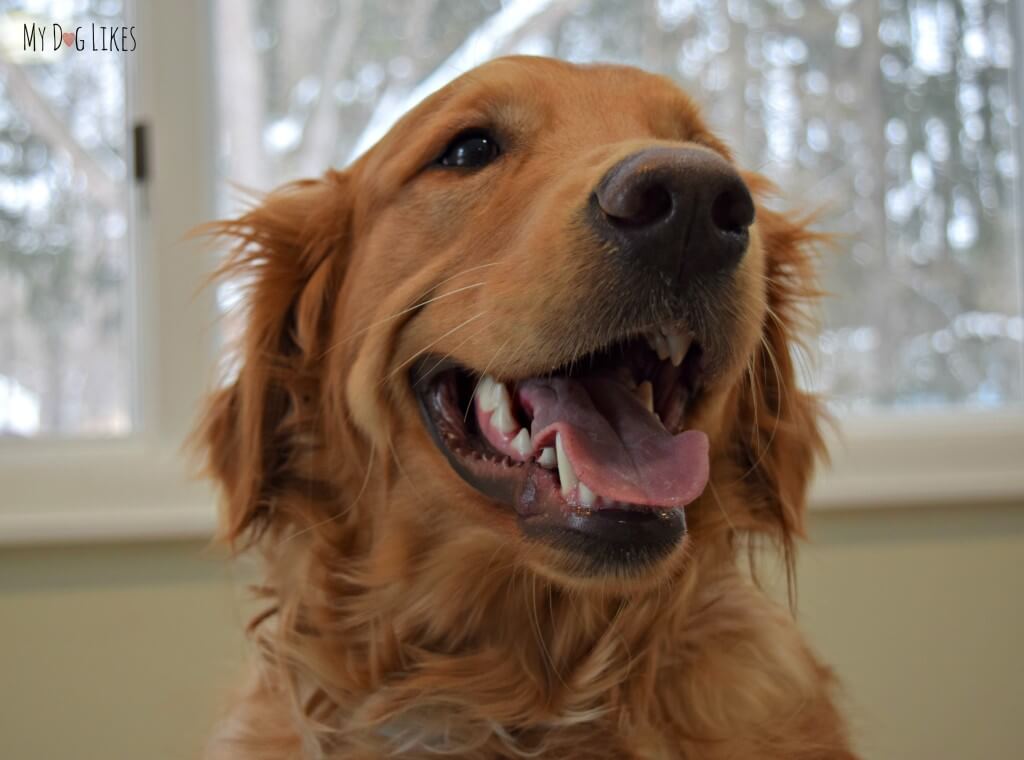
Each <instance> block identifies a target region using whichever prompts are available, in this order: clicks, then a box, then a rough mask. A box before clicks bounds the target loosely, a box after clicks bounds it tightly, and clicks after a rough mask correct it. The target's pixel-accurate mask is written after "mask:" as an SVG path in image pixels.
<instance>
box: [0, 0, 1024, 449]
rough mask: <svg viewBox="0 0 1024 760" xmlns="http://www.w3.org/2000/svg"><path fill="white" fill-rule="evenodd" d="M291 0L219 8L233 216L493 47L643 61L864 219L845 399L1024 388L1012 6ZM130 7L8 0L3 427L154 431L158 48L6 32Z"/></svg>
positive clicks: (739, 145)
mask: <svg viewBox="0 0 1024 760" xmlns="http://www.w3.org/2000/svg"><path fill="white" fill-rule="evenodd" d="M287 8H288V4H287V3H284V2H280V1H279V0H216V2H215V3H213V4H211V7H210V13H211V22H212V23H213V24H214V25H215V26H216V27H217V28H222V29H232V30H233V32H232V35H231V36H232V44H231V45H216V46H214V48H213V55H214V56H215V59H214V64H215V66H214V68H215V71H214V72H213V75H214V78H215V80H216V88H217V98H216V100H217V109H218V114H217V117H218V124H217V129H218V134H219V136H220V144H219V155H220V163H219V166H218V167H217V175H218V180H219V185H220V190H219V192H220V197H221V201H222V203H221V208H220V209H219V212H220V213H224V212H229V211H231V210H232V209H235V208H237V206H236V205H235V204H236V195H235V194H234V191H233V190H232V189H231V188H230V187H229V185H228V184H227V183H228V182H230V183H232V185H233V186H234V187H237V186H242V187H247V188H252V189H256V190H261V191H262V190H267V189H269V188H271V187H273V186H275V185H276V184H278V183H280V182H283V181H286V180H288V179H291V178H295V177H299V176H306V175H315V174H318V173H320V172H322V171H323V170H324V169H325V168H326V167H328V166H330V165H332V164H333V165H344V164H345V163H347V162H348V161H349V160H351V158H352V157H353V156H354V155H356V154H357V153H358V152H359V151H360V150H362V149H364V148H365V147H367V146H368V145H369V144H371V143H372V141H373V140H374V139H376V137H378V136H379V135H380V134H382V133H383V132H384V131H385V130H386V128H387V127H388V126H389V125H390V123H391V122H392V121H393V120H394V119H395V118H396V117H397V116H398V115H399V114H401V113H402V112H404V111H405V110H406V109H407V108H408V107H409V106H410V105H411V104H412V103H413V102H415V101H416V100H418V99H419V98H420V97H422V96H423V95H424V94H426V93H427V92H429V91H430V90H432V89H434V88H436V87H438V86H440V85H441V84H443V83H444V82H446V81H447V80H448V79H450V78H452V77H454V76H455V75H457V74H458V73H460V72H461V71H462V70H463V69H465V68H467V67H469V66H471V65H473V64H475V63H478V62H479V61H480V60H481V59H482V58H484V57H490V56H496V55H502V54H508V53H537V54H545V55H555V56H559V57H563V58H566V59H569V60H573V61H596V60H604V61H619V62H623V63H629V64H633V65H638V66H642V67H644V68H647V69H651V70H654V71H659V72H662V73H664V74H667V75H668V76H670V77H672V78H673V79H675V80H676V81H678V82H679V83H681V84H682V85H683V86H684V87H686V88H687V89H688V90H689V91H690V92H692V93H693V94H694V95H695V96H696V97H697V98H698V100H699V101H700V102H701V103H702V105H703V106H704V108H705V112H706V114H707V115H708V117H709V120H710V122H711V124H712V126H713V127H714V128H715V129H716V130H717V131H719V132H720V133H722V134H724V135H726V137H727V138H728V140H729V142H730V143H731V145H732V147H733V148H734V149H735V151H736V152H737V154H738V156H739V158H740V161H741V162H742V163H743V165H745V166H747V167H750V168H753V169H756V170H758V171H761V172H763V173H765V174H766V175H768V176H769V177H770V178H772V179H773V180H774V181H775V182H776V183H777V184H778V185H779V186H780V187H782V188H784V189H785V191H786V195H785V198H784V202H787V203H789V204H790V205H791V206H793V205H795V206H796V207H797V208H799V209H807V210H808V211H810V210H813V209H818V208H822V209H824V213H823V216H822V220H821V224H820V227H821V228H822V229H824V230H827V231H830V232H834V233H837V234H838V235H839V238H838V245H837V248H836V250H835V251H833V252H829V253H826V255H825V257H824V270H825V281H824V286H825V289H826V290H828V291H830V292H831V294H832V295H831V296H830V297H829V298H828V299H827V301H826V303H825V309H824V317H825V329H824V331H823V333H822V334H821V336H820V337H819V338H818V339H817V341H816V342H815V344H814V345H813V346H812V349H813V351H812V352H813V353H814V354H815V357H814V358H815V364H816V368H815V370H814V375H813V378H814V379H813V381H812V382H813V383H814V384H815V386H816V387H819V388H820V389H821V390H822V391H823V392H824V393H826V394H827V395H828V396H829V397H830V398H831V399H832V400H833V401H834V402H835V403H836V404H837V405H838V406H839V407H840V408H841V409H843V410H846V411H853V412H858V411H864V410H867V411H870V410H871V409H873V408H878V407H899V408H908V409H909V408H914V409H930V408H937V407H946V408H950V407H952V408H964V407H978V406H983V407H992V406H1003V405H1010V404H1014V403H1017V402H1019V401H1020V400H1021V397H1022V381H1021V373H1022V362H1021V347H1022V333H1024V326H1022V319H1021V306H1020V300H1021V276H1020V242H1019V231H1018V229H1017V226H1018V225H1019V224H1020V221H1021V211H1020V210H1021V199H1020V196H1019V193H1018V192H1017V188H1018V187H1019V180H1018V174H1019V172H1020V147H1019V145H1017V144H1016V138H1017V135H1019V133H1020V128H1019V118H1020V117H1019V111H1018V109H1017V106H1016V105H1015V99H1016V97H1017V95H1018V93H1015V92H1014V86H1015V82H1016V79H1015V77H1019V76H1021V74H1022V72H1021V70H1020V64H1019V63H1018V62H1015V59H1014V47H1015V39H1014V33H1013V26H1012V23H1011V19H1010V13H1011V8H1010V4H1009V3H1008V2H1006V0H989V1H988V2H982V1H981V0H643V1H642V2H641V1H638V2H629V3H624V2H618V1H617V0H589V1H587V0H505V1H504V2H500V1H499V0H480V1H479V2H478V1H476V0H457V1H456V0H393V1H389V2H376V1H375V2H370V0H362V1H360V0H341V2H319V1H318V2H313V3H309V4H308V6H306V8H307V10H306V12H303V13H294V12H290V11H289V10H288V9H287ZM125 13H126V9H125V7H124V4H123V3H121V2H119V1H118V0H82V1H81V2H70V1H69V2H57V1H56V0H54V1H53V2H29V1H28V0H24V1H23V2H19V1H18V0H0V18H2V19H3V25H4V30H3V38H2V39H3V43H2V45H0V435H5V436H40V435H61V436H73V437H81V436H109V435H121V434H125V433H127V432H130V431H131V430H132V429H133V424H134V420H135V416H134V413H133V409H134V407H135V406H136V398H137V395H138V394H137V391H138V389H137V388H135V387H134V383H135V381H134V378H135V377H137V373H136V372H135V362H136V360H137V357H135V356H133V351H132V345H133V319H132V312H133V309H132V306H131V304H132V299H133V297H134V294H133V291H132V286H133V268H134V267H135V266H136V262H137V255H138V252H137V251H134V250H133V246H132V229H133V224H134V221H133V212H132V209H131V205H130V194H129V184H130V177H129V169H128V163H127V161H126V150H127V148H128V141H127V139H126V137H127V134H128V123H129V112H128V109H127V104H126V97H125V92H126V86H125V84H126V81H127V73H128V72H127V71H126V67H130V66H132V65H133V64H134V59H132V58H131V57H127V56H76V55H74V54H72V52H71V51H68V50H66V49H59V50H57V51H56V52H53V51H52V50H51V51H50V52H48V53H34V54H29V53H28V52H26V51H24V50H22V49H21V48H22V45H21V40H20V37H18V36H17V35H15V34H13V33H10V34H9V33H8V32H10V31H11V29H12V28H13V29H15V31H20V29H21V24H20V19H22V17H23V16H28V15H29V14H30V15H31V16H32V17H40V16H43V17H53V18H73V19H74V21H75V23H81V24H87V23H90V22H96V23H117V24H120V23H123V16H124V15H125ZM119 19H120V20H119ZM216 213H218V210H214V209H211V210H210V215H211V216H213V215H214V214H216ZM181 232H182V233H184V232H185V231H184V230H182V231H181ZM222 301H223V302H224V304H225V305H229V304H230V301H231V294H230V293H225V294H223V298H222ZM228 325H229V326H230V321H229V322H228ZM141 338H142V339H143V340H144V339H145V336H141Z"/></svg>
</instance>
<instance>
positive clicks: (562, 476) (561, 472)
mask: <svg viewBox="0 0 1024 760" xmlns="http://www.w3.org/2000/svg"><path fill="white" fill-rule="evenodd" d="M555 454H556V455H557V456H558V479H559V480H561V481H562V495H563V496H568V495H569V494H570V493H572V489H574V488H575V487H576V484H577V483H578V482H579V481H578V480H577V479H576V471H575V470H573V468H572V462H570V461H569V457H568V456H566V454H565V449H564V448H562V434H561V433H559V434H558V435H556V436H555Z"/></svg>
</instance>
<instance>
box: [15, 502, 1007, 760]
mask: <svg viewBox="0 0 1024 760" xmlns="http://www.w3.org/2000/svg"><path fill="white" fill-rule="evenodd" d="M811 529H812V533H813V538H814V540H815V542H816V543H815V544H814V545H813V546H811V547H807V548H805V550H804V552H803V556H802V559H801V563H800V614H801V618H802V620H803V622H804V626H805V628H806V629H807V631H808V632H809V633H810V635H811V637H812V639H813V640H814V642H815V643H816V645H817V647H818V649H819V651H820V652H821V654H822V655H823V656H824V657H825V658H826V659H827V660H829V661H831V662H832V663H834V664H835V666H836V668H837V669H838V671H839V673H840V675H841V677H842V678H843V679H844V681H845V683H846V685H847V692H848V695H849V702H850V705H849V708H850V714H851V715H852V716H853V720H854V723H855V726H856V729H857V734H858V737H859V743H860V748H861V750H862V751H863V753H864V755H865V757H866V758H877V759H878V760H916V759H917V758H920V759H921V760H925V759H927V760H975V759H977V760H981V759H984V760H1014V759H1016V758H1021V757H1024V667H1022V662H1024V658H1022V650H1024V595H1022V588H1024V584H1022V581H1024V508H1022V507H1021V506H1013V507H991V508H989V507H974V508H970V509H966V508H964V509H948V510H922V509H917V510H905V511H897V510H884V511H877V512H858V513H829V514H820V513H819V514H816V515H815V516H814V518H813V520H812V526H811ZM236 599H237V596H236V594H235V592H234V591H233V590H232V586H231V578H230V574H229V571H228V570H227V568H226V566H225V565H224V564H223V563H221V562H220V561H219V560H218V559H217V558H216V557H215V556H214V555H209V554H207V555H205V556H204V551H203V548H202V546H201V545H199V544H196V543H166V544H134V545H111V546H88V547H74V548H45V549H19V550H5V551H2V552H0V757H2V758H4V760H51V759H52V760H56V759H57V758H60V759H61V760H65V759H67V760H71V759H73V760H115V759H120V758H124V759H125V760H164V759H165V758H167V759H171V760H176V759H178V758H190V757H193V756H194V755H195V753H196V750H197V748H198V746H199V745H200V743H201V741H202V737H203V735H204V733H205V731H206V730H207V728H208V726H209V724H210V722H211V720H212V717H213V716H214V714H215V712H216V706H217V704H218V702H219V701H220V700H221V699H222V698H223V695H224V693H225V691H226V690H227V689H228V688H229V687H230V685H231V683H232V679H233V677H234V673H235V671H236V665H237V663H238V661H239V660H240V659H241V656H242V650H243V647H242V642H241V638H240V636H239V633H238V632H239V630H240V628H241V623H240V620H239V617H240V616H239V614H238V612H237V609H238V605H237V603H236Z"/></svg>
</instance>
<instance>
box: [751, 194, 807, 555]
mask: <svg viewBox="0 0 1024 760" xmlns="http://www.w3.org/2000/svg"><path fill="white" fill-rule="evenodd" d="M752 185H753V186H754V187H755V188H757V189H760V190H762V192H763V191H764V190H765V189H766V185H765V183H764V182H755V183H752ZM759 185H760V187H758V186H759ZM757 217H758V228H759V230H760V233H761V236H762V244H763V246H764V252H765V279H766V283H767V305H768V309H767V312H766V315H765V319H764V324H763V328H762V337H763V340H762V342H761V344H760V346H759V347H758V349H757V352H756V354H755V356H754V357H753V361H752V363H751V368H750V372H751V375H752V377H751V378H749V381H748V382H745V383H744V384H743V390H742V394H741V400H740V414H739V428H738V431H739V437H740V442H741V444H740V445H741V447H742V451H741V458H742V459H743V460H744V461H743V462H742V463H741V466H742V467H743V468H744V470H745V473H746V475H745V481H746V482H748V483H750V484H752V485H753V486H754V489H753V490H754V491H755V493H756V496H757V498H756V499H755V503H754V506H753V511H754V517H755V519H757V520H758V522H761V523H763V524H764V525H765V527H766V528H767V530H768V531H769V532H771V533H773V534H775V535H776V536H777V538H779V540H780V543H781V545H782V548H783V549H784V551H785V554H786V562H787V565H790V566H791V564H792V562H793V543H794V540H795V538H797V537H800V536H803V534H804V509H805V501H806V492H807V487H808V485H809V484H810V480H811V476H812V475H813V471H814V465H815V461H816V459H817V458H818V457H819V456H823V455H824V452H825V448H824V443H823V439H822V435H821V423H822V419H823V413H822V408H821V405H820V402H819V400H818V399H817V397H815V396H814V395H813V394H810V393H808V392H806V391H804V390H802V389H801V388H800V387H799V384H798V378H797V372H796V368H795V364H794V354H793V351H794V349H797V348H802V347H803V343H802V339H803V338H804V337H805V336H807V335H808V334H809V332H810V331H811V330H812V328H813V327H814V322H815V320H814V319H813V316H812V311H811V307H812V306H813V303H814V301H816V300H817V298H818V297H819V296H820V295H821V293H820V291H819V290H818V288H817V284H816V276H815V266H814V258H815V247H816V245H817V244H820V243H821V242H823V240H824V239H825V238H824V236H822V235H820V234H818V233H815V232H812V231H811V230H810V229H809V224H810V219H808V218H797V217H793V216H788V215H785V214H781V213H779V212H775V211H772V210H769V209H765V208H758V211H757Z"/></svg>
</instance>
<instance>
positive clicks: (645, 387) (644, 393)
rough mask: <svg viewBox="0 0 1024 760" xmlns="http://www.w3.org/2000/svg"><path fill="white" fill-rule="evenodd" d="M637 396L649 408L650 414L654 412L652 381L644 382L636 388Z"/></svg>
mask: <svg viewBox="0 0 1024 760" xmlns="http://www.w3.org/2000/svg"><path fill="white" fill-rule="evenodd" d="M636 395H637V396H638V397H639V399H640V400H641V401H642V402H643V405H644V406H646V407H647V411H648V412H653V411H654V386H653V385H651V381H650V380H644V381H643V382H642V383H640V385H638V386H637V387H636Z"/></svg>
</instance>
